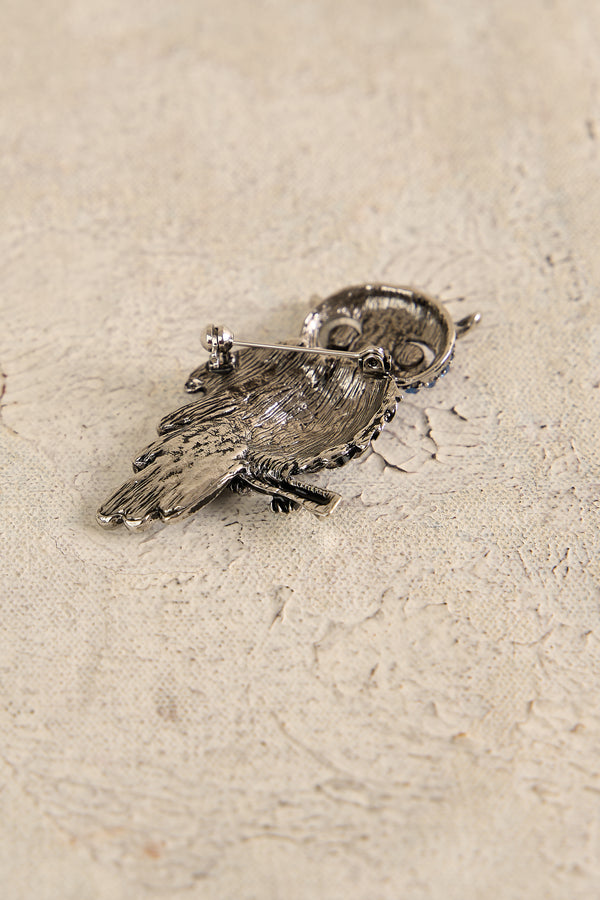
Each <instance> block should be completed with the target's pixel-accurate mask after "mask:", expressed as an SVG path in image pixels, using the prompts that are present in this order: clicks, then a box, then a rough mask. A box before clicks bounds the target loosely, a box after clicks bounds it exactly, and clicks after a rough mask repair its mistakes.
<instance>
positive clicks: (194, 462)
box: [97, 418, 247, 530]
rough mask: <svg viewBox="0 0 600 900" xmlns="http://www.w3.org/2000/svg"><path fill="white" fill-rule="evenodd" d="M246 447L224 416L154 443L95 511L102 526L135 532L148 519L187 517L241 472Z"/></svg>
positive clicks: (237, 432) (169, 435)
mask: <svg viewBox="0 0 600 900" xmlns="http://www.w3.org/2000/svg"><path fill="white" fill-rule="evenodd" d="M246 450H247V447H246V445H245V442H244V440H243V436H242V435H241V433H240V432H239V430H237V429H236V428H235V426H234V425H233V423H232V422H231V420H230V419H228V418H221V419H219V420H215V421H213V422H212V423H211V424H210V425H207V427H206V428H203V429H202V430H201V431H193V430H183V431H177V432H174V433H171V434H168V435H166V436H165V437H163V438H162V439H160V440H158V441H156V442H155V443H154V444H152V445H151V446H150V447H149V448H147V450H146V451H145V452H144V453H143V454H142V455H141V456H140V457H138V459H137V460H136V463H135V468H136V472H135V474H134V475H133V476H132V477H131V478H130V479H129V480H128V481H126V482H125V484H124V485H122V487H120V488H119V490H117V491H115V493H114V494H113V495H112V496H111V497H109V499H108V500H107V501H106V502H105V503H104V504H103V505H102V506H101V507H100V509H99V511H98V515H97V519H98V522H99V523H100V524H101V525H106V526H112V525H118V524H119V523H121V522H123V523H124V524H125V525H126V526H127V527H128V528H130V529H132V530H135V529H137V528H140V527H142V526H143V525H144V524H146V523H147V522H148V521H150V520H152V519H159V518H160V519H163V520H169V519H174V518H178V517H180V516H185V515H189V514H191V513H193V512H195V511H196V510H197V509H200V507H202V506H204V505H205V504H206V503H209V502H210V501H211V500H212V499H214V497H216V496H217V494H219V493H220V492H221V491H222V490H223V489H224V488H225V487H226V486H227V485H228V484H229V483H230V482H231V481H233V479H234V478H235V477H236V475H238V474H239V473H240V472H242V471H243V470H244V468H245V461H244V456H245V453H246Z"/></svg>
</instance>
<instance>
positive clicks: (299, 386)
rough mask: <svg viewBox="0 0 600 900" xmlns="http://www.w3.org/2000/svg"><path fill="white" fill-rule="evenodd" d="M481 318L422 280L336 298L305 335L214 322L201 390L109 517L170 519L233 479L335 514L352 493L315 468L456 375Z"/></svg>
mask: <svg viewBox="0 0 600 900" xmlns="http://www.w3.org/2000/svg"><path fill="white" fill-rule="evenodd" d="M477 321H479V315H478V314H474V315H470V316H467V317H466V318H465V319H462V320H461V321H459V322H456V323H455V322H453V321H452V319H451V318H450V316H449V315H448V313H447V312H446V310H445V309H444V307H443V306H441V305H440V303H438V302H437V301H436V300H434V299H433V298H431V297H429V296H427V295H426V294H423V293H421V292H419V291H416V290H412V289H410V288H401V287H389V286H387V285H370V284H367V285H361V286H360V287H351V288H346V289H345V290H343V291H339V292H338V293H336V294H334V295H333V296H331V297H328V298H327V299H326V300H324V301H323V302H322V303H321V304H320V305H319V306H318V307H317V308H316V309H314V310H313V311H312V312H311V313H309V315H308V316H307V318H306V320H305V322H304V325H303V328H302V332H301V335H300V338H299V340H297V341H295V342H289V343H285V344H259V343H253V342H250V341H242V340H238V339H236V338H234V335H233V334H232V333H231V332H230V331H228V330H227V329H226V328H223V327H221V326H216V325H209V326H208V327H207V329H206V333H205V336H204V338H203V340H202V344H203V346H204V347H205V349H207V350H208V352H209V354H210V358H209V360H208V361H207V362H206V363H204V364H203V365H202V366H201V367H200V368H198V369H195V370H194V371H193V372H192V374H191V375H190V377H189V378H188V381H187V383H186V385H185V388H186V390H187V391H188V392H189V393H192V394H199V395H200V397H199V398H198V399H196V400H194V401H193V402H192V403H188V404H186V405H185V406H182V407H181V408H180V409H178V410H176V411H175V412H173V413H170V414H169V415H167V416H165V418H164V419H162V421H161V422H160V424H159V426H158V434H159V438H158V440H157V441H155V442H154V443H153V444H150V446H149V447H147V448H146V449H145V450H144V451H143V453H141V454H140V455H139V456H138V457H137V459H136V460H135V462H134V463H133V468H134V473H135V474H134V475H133V477H131V478H130V479H129V480H128V481H126V482H125V484H124V485H123V486H122V487H120V488H119V490H118V491H116V492H115V493H114V494H113V495H112V496H111V497H110V498H109V499H108V500H107V501H106V502H105V503H104V504H103V505H102V506H101V507H100V509H99V511H98V522H99V523H100V524H101V525H106V526H111V525H118V524H119V523H121V522H123V523H124V524H125V525H126V526H127V527H128V528H131V529H137V528H140V527H141V526H143V525H144V524H146V523H147V522H149V521H150V520H152V519H162V520H164V521H169V520H171V519H175V518H178V517H180V516H186V515H190V514H191V513H193V512H196V511H197V510H198V509H200V507H202V506H204V505H205V504H206V503H209V502H210V501H211V500H213V499H214V498H215V497H216V496H217V495H218V494H220V493H221V491H223V490H224V489H225V488H227V487H228V488H231V489H233V490H237V491H245V490H250V489H251V490H253V491H258V492H259V493H261V494H267V495H268V496H269V497H270V498H271V507H272V508H273V509H274V510H275V511H281V512H289V510H291V509H296V508H298V507H304V508H305V509H308V510H310V511H311V512H313V513H315V514H316V515H319V516H326V515H329V513H331V512H332V510H334V509H335V507H336V506H337V504H338V503H339V501H340V499H341V498H340V495H339V494H336V493H334V492H333V491H328V490H325V489H323V488H320V487H318V486H316V485H314V484H310V483H309V482H307V481H305V480H304V476H305V475H306V474H308V473H312V472H318V471H319V470H320V469H324V468H331V467H334V466H342V465H344V464H345V463H347V462H349V461H350V460H351V459H353V458H354V457H357V456H360V455H361V454H362V453H364V452H365V450H367V449H368V447H369V445H370V443H371V441H372V440H374V439H375V438H376V437H377V436H378V435H379V433H380V432H381V430H382V428H384V426H385V424H386V422H389V421H390V420H391V419H392V418H393V416H394V414H395V412H396V406H397V404H398V402H399V400H400V399H401V396H402V393H403V392H408V391H416V390H418V389H419V388H420V387H423V386H427V387H429V386H431V385H432V384H433V383H434V382H435V381H436V380H437V379H438V378H439V377H440V376H441V375H444V373H445V372H446V371H447V369H448V367H449V365H450V362H451V361H452V356H453V353H454V344H455V340H456V338H457V337H459V336H460V335H462V334H464V333H465V332H466V331H468V329H469V328H470V327H471V326H472V325H473V324H475V323H476V322H477Z"/></svg>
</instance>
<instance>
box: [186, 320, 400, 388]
mask: <svg viewBox="0 0 600 900" xmlns="http://www.w3.org/2000/svg"><path fill="white" fill-rule="evenodd" d="M204 335H205V336H204V337H203V339H202V346H203V347H204V349H205V350H208V352H209V353H210V357H211V358H210V362H209V366H210V368H211V369H226V368H230V367H231V366H232V365H233V363H234V361H233V360H232V357H231V350H232V348H233V347H250V348H254V349H258V350H281V351H286V352H288V353H308V354H313V355H317V356H328V357H340V358H342V359H351V360H353V361H354V362H356V363H358V365H359V366H360V367H361V368H362V369H363V371H364V372H365V373H366V374H368V375H373V376H375V375H382V374H383V373H385V372H387V371H388V370H389V360H388V357H387V354H386V353H385V351H384V350H383V349H382V348H380V347H368V348H367V349H365V350H362V351H361V352H360V353H358V352H355V351H352V350H329V349H328V348H327V347H299V346H295V345H293V344H292V345H289V344H261V343H258V342H257V341H238V340H236V339H235V338H234V336H233V332H231V331H229V329H227V328H224V327H223V326H221V325H207V326H206V330H205V333H204Z"/></svg>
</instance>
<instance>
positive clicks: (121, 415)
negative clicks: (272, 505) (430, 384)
mask: <svg viewBox="0 0 600 900" xmlns="http://www.w3.org/2000/svg"><path fill="white" fill-rule="evenodd" d="M2 18H3V34H5V35H6V39H7V46H8V48H9V50H8V51H7V54H6V60H5V66H4V74H3V84H2V88H1V90H2V95H3V100H4V102H3V105H2V114H1V116H2V122H3V123H4V124H5V129H4V134H5V139H4V140H5V153H3V154H2V156H1V158H0V184H1V187H2V192H3V197H4V204H3V210H4V215H3V222H2V229H1V232H0V250H1V252H0V257H1V264H2V274H3V288H2V300H1V301H0V309H1V316H2V329H1V331H0V371H1V373H2V374H1V375H0V447H1V456H0V469H1V476H2V494H1V496H0V506H1V514H0V530H1V532H2V551H3V552H2V556H1V558H0V578H1V590H0V602H1V604H2V615H1V616H0V874H1V880H2V884H3V893H4V894H6V896H7V897H10V898H11V900H13V898H15V900H21V898H23V900H29V898H30V897H40V898H48V900H88V898H89V900H125V898H129V897H135V898H145V897H148V898H150V897H165V898H169V900H171V898H173V900H175V898H181V900H183V898H186V897H193V898H215V900H216V898H218V900H223V898H232V900H233V898H235V900H251V898H261V900H262V898H273V900H278V898H282V897H285V898H286V900H306V898H313V897H319V898H324V900H337V898H352V900H373V898H377V900H379V898H381V900H397V898H399V897H402V898H404V897H406V898H410V900H442V898H443V900H454V898H456V900H458V898H460V900H479V898H482V900H483V898H485V900H487V898H489V897H494V898H500V900H509V898H510V900H512V898H517V897H518V898H531V900H539V898H540V897H544V898H550V900H563V898H564V900H567V898H568V900H579V898H585V900H588V898H590V900H592V898H595V897H596V896H597V893H598V890H597V888H598V884H599V883H600V828H599V809H600V806H599V798H600V774H599V773H600V769H599V765H598V759H599V756H598V753H599V750H598V748H599V746H600V643H599V636H600V586H599V578H600V572H599V568H600V563H599V560H600V547H599V544H600V540H599V537H598V535H599V533H600V532H599V524H600V523H599V516H600V471H599V452H598V422H599V412H600V410H599V406H600V354H599V350H598V348H599V347H600V306H599V304H598V298H597V293H598V288H597V286H598V283H599V279H600V269H599V262H598V254H597V245H598V212H599V211H598V200H597V192H596V191H595V190H594V185H595V184H596V183H597V181H598V176H599V174H600V173H599V165H600V163H599V144H598V134H599V133H600V106H599V101H598V97H599V96H600V63H599V60H600V52H599V50H600V46H599V37H598V35H599V34H600V13H599V11H598V10H597V9H596V8H595V7H594V5H593V4H589V3H585V2H583V0H581V2H579V0H575V2H567V0H558V2H555V3H553V4H543V3H542V2H541V0H540V2H537V0H535V2H532V3H529V4H523V3H517V2H516V0H510V2H508V3H506V2H505V3H499V2H498V3H496V2H493V3H489V4H484V5H482V4H477V3H475V2H472V0H456V2H452V3H451V4H447V3H442V2H438V0H435V2H432V3H430V4H427V5H424V4H410V3H404V4H398V3H395V2H392V0H382V2H381V3H380V4H377V5H376V7H373V6H372V5H368V4H360V3H358V2H354V0H350V2H349V3H346V4H343V5H342V4H339V3H335V2H324V3H317V2H312V0H310V2H307V3H303V4H292V3H281V4H270V3H262V2H261V3H259V4H258V5H257V4H252V5H248V4H242V3H240V2H237V0H228V2H226V3H219V4H217V3H212V2H210V3H205V4H200V5H199V4H196V3H192V2H187V0H184V2H182V3H180V4H178V5H177V6H176V7H171V6H169V5H168V4H167V5H165V4H164V3H158V2H155V0H141V2H140V3H138V4H134V5H133V6H123V5H122V4H121V5H117V4H114V3H108V4H106V3H102V4H100V3H98V2H96V0H78V2H73V3H69V4H66V5H63V6H61V7H60V9H59V8H58V7H56V8H54V6H53V5H52V4H50V5H47V4H46V5H44V4H42V6H40V5H39V4H38V5H36V7H35V9H34V7H33V4H32V3H31V2H30V0H26V2H25V3H22V4H20V5H19V6H18V8H17V6H14V5H13V6H10V5H8V6H6V8H5V9H4V10H3V11H2ZM399 48H401V49H399ZM366 280H378V281H387V282H390V283H413V284H415V285H417V286H419V287H421V288H423V289H424V290H427V291H430V292H431V293H433V294H436V295H438V296H440V297H442V298H443V299H444V300H445V301H447V303H448V307H449V309H450V311H451V313H452V315H453V316H454V317H455V318H459V317H460V316H462V315H464V314H465V313H467V312H471V311H473V310H475V309H479V310H480V311H481V312H482V313H483V320H482V324H481V325H480V326H479V328H478V330H477V331H476V332H474V333H473V334H472V335H470V336H468V337H467V338H465V340H464V341H461V342H460V343H459V345H458V347H457V353H456V359H455V363H454V365H453V368H452V369H451V371H450V373H449V375H448V376H447V377H446V378H444V379H443V380H442V381H440V382H439V383H438V384H437V385H436V387H435V389H434V390H432V391H421V392H420V393H418V394H416V395H414V396H407V397H405V399H404V400H403V402H402V403H401V405H400V408H399V410H398V414H397V416H396V418H395V419H394V421H393V422H392V423H390V425H389V426H388V428H387V429H386V431H384V433H383V434H382V435H381V436H380V438H379V439H378V440H377V441H376V443H375V444H374V446H373V451H372V452H371V453H370V454H369V455H367V456H366V457H364V458H362V459H361V460H358V461H356V462H355V463H354V464H353V465H352V466H349V467H346V468H344V469H340V470H336V471H332V472H328V473H326V474H325V475H323V476H322V477H321V479H320V481H319V483H320V484H322V485H326V486H329V487H331V488H332V489H333V490H336V491H339V492H340V493H341V494H342V495H343V497H344V503H343V505H342V506H340V508H339V509H338V511H337V513H336V514H335V515H334V516H333V517H332V518H331V519H329V520H325V521H322V522H321V521H315V520H314V519H313V518H312V517H311V516H308V515H303V514H298V515H296V516H293V517H277V516H274V515H273V514H272V513H271V512H270V511H269V510H268V507H267V504H266V502H265V501H264V499H262V498H260V497H258V496H256V497H251V496H250V497H240V496H238V495H234V494H231V495H228V496H223V497H222V498H220V499H219V500H217V501H215V502H214V503H213V504H211V506H210V507H207V508H206V509H205V510H204V511H203V513H202V514H200V515H197V516H195V517H194V518H192V519H189V520H186V521H184V522H180V523H176V524H173V525H171V526H169V528H168V529H164V528H162V529H161V527H160V526H157V527H155V528H154V529H153V530H150V531H148V532H146V533H144V534H136V535H129V534H121V533H105V532H103V531H101V530H100V529H99V528H98V527H97V526H96V525H95V523H94V512H95V509H96V508H97V506H98V504H99V502H100V501H101V500H102V498H103V497H104V496H106V495H107V493H108V492H109V491H110V490H111V489H112V488H113V487H114V485H115V483H117V482H118V480H119V478H120V477H121V475H122V473H123V465H124V463H125V462H126V460H127V459H128V457H130V456H133V455H134V453H135V451H136V449H138V448H139V447H140V446H144V445H145V443H147V441H148V440H150V439H152V437H153V434H154V427H155V423H156V422H157V421H158V420H159V418H160V417H161V415H163V414H164V413H165V412H168V411H169V410H170V409H173V408H175V406H176V405H177V403H179V402H185V395H184V393H183V383H184V381H185V378H186V376H187V374H188V372H189V371H191V370H192V369H193V368H194V366H195V365H197V364H198V362H199V361H200V358H201V356H200V332H201V328H202V325H203V323H204V322H205V321H207V320H209V319H213V318H215V316H214V313H215V310H217V311H218V312H219V315H220V317H221V318H222V320H223V321H227V322H230V323H232V326H233V327H234V328H236V330H239V333H240V334H251V335H252V336H253V337H256V338H258V339H261V338H266V339H268V338H270V339H279V338H281V337H282V336H285V335H287V334H290V335H294V334H296V333H297V331H298V329H299V327H300V325H301V323H302V320H303V318H304V315H305V313H306V311H307V308H308V307H309V306H310V305H311V301H310V297H311V295H313V294H318V295H320V296H325V295H327V294H328V293H331V292H332V291H334V290H336V289H337V288H341V287H343V286H344V285H347V284H352V283H360V282H363V281H366Z"/></svg>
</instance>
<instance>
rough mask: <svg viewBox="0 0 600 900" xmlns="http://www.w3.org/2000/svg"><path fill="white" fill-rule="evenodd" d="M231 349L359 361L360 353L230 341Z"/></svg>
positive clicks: (324, 348)
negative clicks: (282, 352)
mask: <svg viewBox="0 0 600 900" xmlns="http://www.w3.org/2000/svg"><path fill="white" fill-rule="evenodd" d="M232 346H233V347H255V348H257V349H260V350H288V351H290V352H292V353H318V354H319V355H321V356H341V357H343V358H344V359H355V360H356V359H360V358H361V356H362V353H355V352H354V351H351V350H328V349H327V347H295V346H294V345H293V344H259V343H257V342H256V341H238V340H237V339H235V340H233V341H232Z"/></svg>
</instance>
